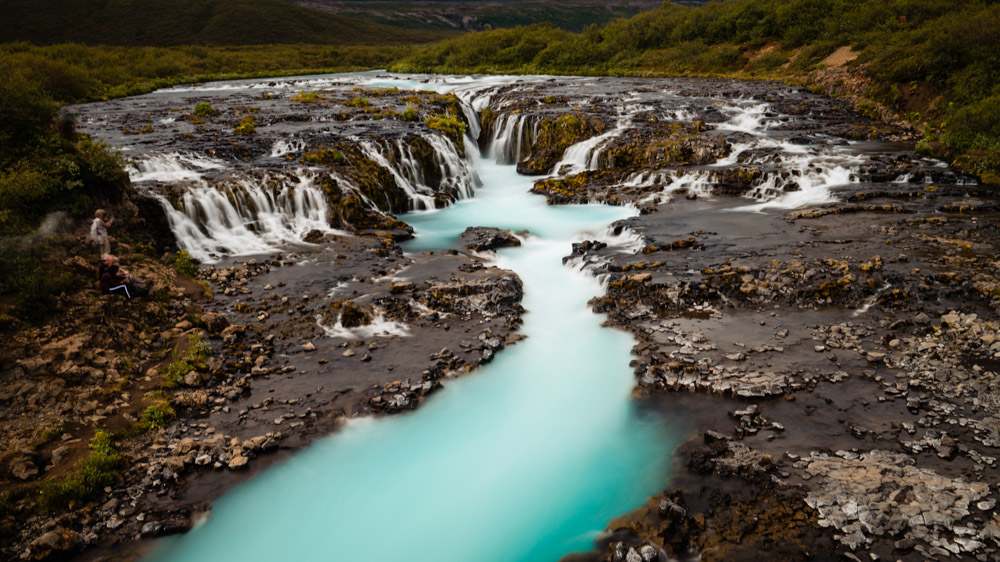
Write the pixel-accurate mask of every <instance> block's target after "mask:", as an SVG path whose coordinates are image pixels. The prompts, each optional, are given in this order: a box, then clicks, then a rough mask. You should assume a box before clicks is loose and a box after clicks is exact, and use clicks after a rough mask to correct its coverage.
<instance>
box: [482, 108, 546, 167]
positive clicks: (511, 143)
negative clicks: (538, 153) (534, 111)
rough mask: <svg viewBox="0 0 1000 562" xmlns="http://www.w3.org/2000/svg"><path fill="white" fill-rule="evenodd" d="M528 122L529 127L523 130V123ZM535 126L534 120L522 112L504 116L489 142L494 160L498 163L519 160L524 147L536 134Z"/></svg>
mask: <svg viewBox="0 0 1000 562" xmlns="http://www.w3.org/2000/svg"><path fill="white" fill-rule="evenodd" d="M529 122H530V123H531V127H530V128H529V129H527V130H525V124H526V123H529ZM536 127H537V122H536V120H534V119H529V118H528V116H527V115H524V114H523V113H512V114H509V115H506V116H504V118H503V120H502V121H501V124H500V126H499V127H497V128H496V130H495V131H494V133H493V140H492V141H491V142H490V152H491V154H492V155H493V158H494V159H496V162H497V163H498V164H517V163H518V162H520V161H521V157H522V156H523V155H524V152H525V149H526V148H527V147H528V146H530V145H531V143H533V142H534V139H535V138H536V137H537V135H538V131H537V129H536ZM526 135H527V136H526Z"/></svg>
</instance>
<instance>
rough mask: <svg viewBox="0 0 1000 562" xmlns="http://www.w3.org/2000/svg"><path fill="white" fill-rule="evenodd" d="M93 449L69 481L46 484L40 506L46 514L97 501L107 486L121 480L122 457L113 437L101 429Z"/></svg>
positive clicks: (41, 490)
mask: <svg viewBox="0 0 1000 562" xmlns="http://www.w3.org/2000/svg"><path fill="white" fill-rule="evenodd" d="M90 450H91V452H90V455H89V456H88V457H87V458H86V459H84V460H82V461H81V462H80V464H79V465H77V469H76V472H75V473H74V474H73V475H72V476H70V477H69V478H68V479H66V480H63V481H61V482H46V483H45V484H43V485H42V487H41V489H40V490H39V492H38V494H39V495H38V505H39V507H40V508H41V509H42V510H43V511H52V510H56V509H62V508H72V507H74V506H77V505H79V504H81V503H83V502H86V501H89V500H92V499H94V498H96V497H97V496H98V495H99V494H100V493H101V492H102V491H103V490H104V488H105V487H106V486H110V485H112V484H114V483H115V482H117V481H118V479H119V478H120V475H119V474H118V468H119V466H120V465H121V462H122V457H121V455H119V454H118V451H117V450H115V448H114V446H113V444H112V437H111V434H109V433H105V432H103V431H100V430H98V432H97V434H96V435H94V439H93V440H91V442H90Z"/></svg>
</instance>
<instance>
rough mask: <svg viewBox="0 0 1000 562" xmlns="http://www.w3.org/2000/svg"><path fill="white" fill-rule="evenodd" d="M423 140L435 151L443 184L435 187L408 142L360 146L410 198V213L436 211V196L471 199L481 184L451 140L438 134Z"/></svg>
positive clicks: (430, 135)
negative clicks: (478, 184) (387, 172)
mask: <svg viewBox="0 0 1000 562" xmlns="http://www.w3.org/2000/svg"><path fill="white" fill-rule="evenodd" d="M421 138H422V139H423V140H425V141H427V144H429V145H430V146H431V148H432V149H433V150H434V163H435V165H437V167H438V169H439V170H440V172H441V181H440V183H439V184H438V185H436V186H434V185H430V184H429V182H428V180H427V178H425V177H424V176H425V174H424V171H423V170H424V168H423V165H422V163H421V162H420V161H419V160H418V159H417V157H416V156H414V154H413V150H412V148H411V147H410V145H409V143H407V142H406V141H404V140H402V139H400V140H396V141H394V142H390V141H386V142H385V144H381V143H377V142H374V141H361V142H360V143H359V146H360V147H361V149H362V152H363V153H364V155H365V156H366V157H368V158H369V159H371V160H372V161H374V162H375V163H377V164H378V165H379V166H382V167H383V168H385V169H386V170H388V171H389V173H390V174H392V177H393V178H395V180H396V183H397V184H398V185H399V187H400V188H402V189H403V191H405V192H406V195H407V197H409V199H410V205H409V207H410V210H414V211H420V210H429V209H433V208H434V207H435V197H434V196H435V194H436V193H446V194H448V195H452V196H454V197H456V198H466V197H471V196H472V194H473V192H474V191H475V187H476V185H477V183H478V181H479V180H478V178H477V176H476V174H475V172H474V171H473V169H472V168H471V167H470V166H469V162H468V161H467V160H466V159H464V158H462V156H461V155H460V154H459V153H458V149H456V148H455V145H454V144H453V143H452V142H451V140H450V139H448V138H446V137H444V136H442V135H437V134H429V135H426V136H423V137H421ZM386 154H389V155H390V157H387V156H386Z"/></svg>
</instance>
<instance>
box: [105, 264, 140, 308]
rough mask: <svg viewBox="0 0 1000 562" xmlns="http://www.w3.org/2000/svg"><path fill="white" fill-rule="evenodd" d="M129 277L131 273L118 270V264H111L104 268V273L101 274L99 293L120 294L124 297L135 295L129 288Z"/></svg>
mask: <svg viewBox="0 0 1000 562" xmlns="http://www.w3.org/2000/svg"><path fill="white" fill-rule="evenodd" d="M129 278H131V275H129V274H128V273H122V272H120V271H119V267H118V265H116V264H111V265H110V266H108V268H107V269H106V270H104V274H103V275H101V294H102V295H122V296H124V297H125V298H126V299H131V298H132V297H133V296H137V295H134V294H133V293H132V291H131V290H129V283H128V281H129Z"/></svg>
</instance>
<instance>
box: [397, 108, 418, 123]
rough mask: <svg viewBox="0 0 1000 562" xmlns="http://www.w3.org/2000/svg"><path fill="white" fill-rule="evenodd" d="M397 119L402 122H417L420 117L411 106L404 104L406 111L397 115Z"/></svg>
mask: <svg viewBox="0 0 1000 562" xmlns="http://www.w3.org/2000/svg"><path fill="white" fill-rule="evenodd" d="M399 118H400V119H402V120H403V121H410V122H417V121H419V120H420V115H419V114H417V110H416V109H413V106H412V105H410V104H406V109H405V110H403V112H402V113H400V114H399Z"/></svg>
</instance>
